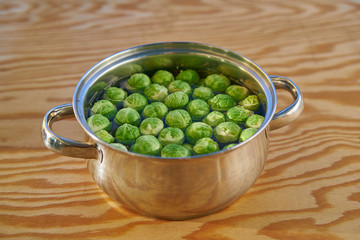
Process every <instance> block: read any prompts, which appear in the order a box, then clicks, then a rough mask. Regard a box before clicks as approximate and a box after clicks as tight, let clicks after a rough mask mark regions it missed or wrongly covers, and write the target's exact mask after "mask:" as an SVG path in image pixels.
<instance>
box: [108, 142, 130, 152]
mask: <svg viewBox="0 0 360 240" xmlns="http://www.w3.org/2000/svg"><path fill="white" fill-rule="evenodd" d="M110 145H111V146H114V147H116V148H118V149H120V150H123V151H125V152H128V149H127V148H126V146H125V145H123V144H121V143H110Z"/></svg>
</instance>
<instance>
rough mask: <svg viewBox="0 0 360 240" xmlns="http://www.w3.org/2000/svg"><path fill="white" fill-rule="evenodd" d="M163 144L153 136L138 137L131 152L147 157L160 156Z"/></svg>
mask: <svg viewBox="0 0 360 240" xmlns="http://www.w3.org/2000/svg"><path fill="white" fill-rule="evenodd" d="M161 147H162V146H161V143H160V142H159V140H158V139H157V138H156V137H154V136H153V135H142V136H140V137H138V138H137V139H136V141H135V143H134V144H133V145H132V146H131V148H130V151H132V152H135V153H140V154H145V155H151V156H159V155H160V151H161Z"/></svg>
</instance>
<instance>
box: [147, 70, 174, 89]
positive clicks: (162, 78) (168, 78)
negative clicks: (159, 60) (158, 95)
mask: <svg viewBox="0 0 360 240" xmlns="http://www.w3.org/2000/svg"><path fill="white" fill-rule="evenodd" d="M151 81H152V82H153V83H157V84H160V85H164V86H166V87H167V86H169V84H170V83H171V82H172V81H174V76H173V75H172V73H171V72H169V71H166V70H158V71H157V72H155V74H154V75H153V76H152V77H151Z"/></svg>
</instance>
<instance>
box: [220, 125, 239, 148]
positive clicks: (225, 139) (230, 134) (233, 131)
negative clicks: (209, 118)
mask: <svg viewBox="0 0 360 240" xmlns="http://www.w3.org/2000/svg"><path fill="white" fill-rule="evenodd" d="M240 132H241V128H240V127H239V125H237V124H236V123H233V122H223V123H220V124H219V125H217V126H216V127H215V129H214V137H215V139H216V141H217V142H219V143H231V142H235V141H237V140H238V139H239V135H240Z"/></svg>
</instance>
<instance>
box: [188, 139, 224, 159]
mask: <svg viewBox="0 0 360 240" xmlns="http://www.w3.org/2000/svg"><path fill="white" fill-rule="evenodd" d="M193 150H194V153H195V154H197V155H202V154H207V153H213V152H217V151H219V145H218V144H217V142H215V141H214V140H212V139H211V138H201V139H199V140H198V141H197V142H196V143H195V145H194V148H193Z"/></svg>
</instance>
